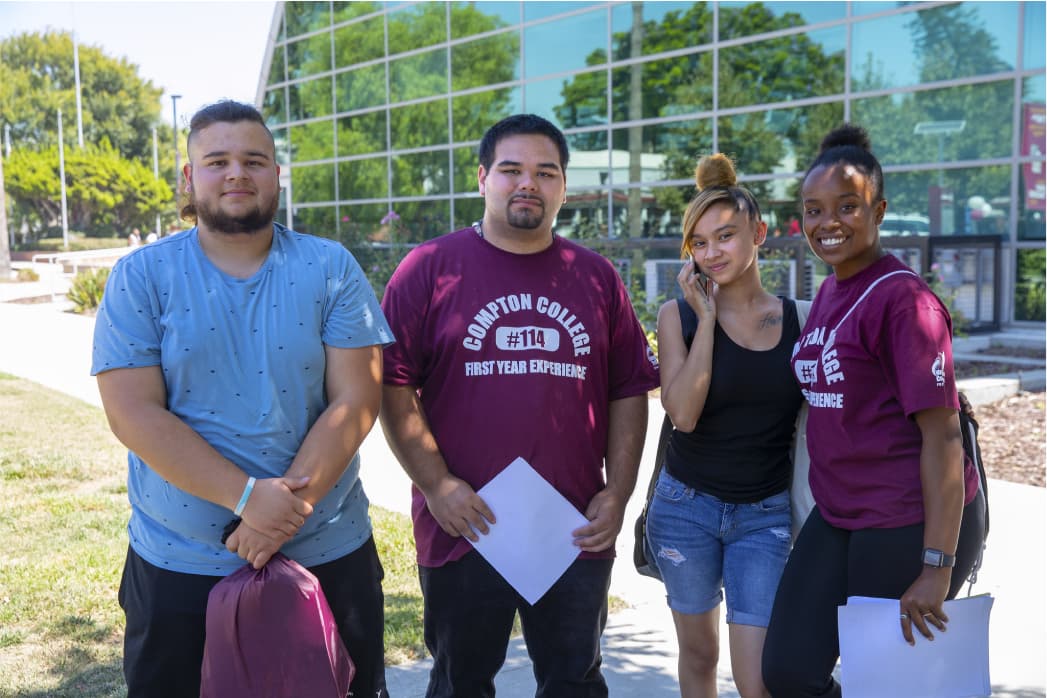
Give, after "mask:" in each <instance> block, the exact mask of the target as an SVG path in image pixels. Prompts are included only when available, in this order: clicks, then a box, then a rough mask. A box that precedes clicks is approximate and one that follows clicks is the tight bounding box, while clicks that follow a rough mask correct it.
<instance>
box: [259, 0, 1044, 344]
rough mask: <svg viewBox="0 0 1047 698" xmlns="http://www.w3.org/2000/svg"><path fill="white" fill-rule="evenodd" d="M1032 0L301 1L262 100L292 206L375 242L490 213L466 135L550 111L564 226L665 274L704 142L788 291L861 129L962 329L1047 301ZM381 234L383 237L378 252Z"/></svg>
mask: <svg viewBox="0 0 1047 698" xmlns="http://www.w3.org/2000/svg"><path fill="white" fill-rule="evenodd" d="M1044 7H1045V5H1044V3H1042V2H1028V3H1026V2H916V3H904V2H755V3H754V2H671V1H659V2H541V1H535V0H528V1H525V2H420V3H404V2H366V1H360V2H286V3H278V4H277V6H276V11H275V15H274V18H273V25H272V31H271V40H270V43H269V47H268V51H267V54H266V63H265V66H264V69H263V75H262V77H261V80H260V84H259V91H258V104H259V106H260V108H261V109H262V111H263V114H264V115H265V118H266V120H267V123H268V124H269V126H270V128H271V129H272V130H273V133H274V135H275V136H276V138H277V143H278V147H279V149H280V151H281V152H280V154H279V158H280V160H281V162H282V163H283V165H284V173H283V179H284V182H283V184H284V199H283V200H282V202H281V204H282V210H281V216H282V217H284V218H285V219H286V220H287V222H288V223H289V224H291V225H292V226H293V227H295V228H296V229H298V230H302V231H306V232H311V233H315V234H318V235H323V236H326V237H331V238H334V239H337V240H340V241H342V242H343V243H344V244H345V245H346V246H348V247H349V248H350V249H352V250H353V251H354V253H355V254H356V255H357V256H358V257H359V258H361V261H363V262H365V264H374V265H379V264H381V263H383V259H384V260H385V261H386V262H388V263H390V264H392V263H395V260H396V259H397V258H398V257H396V255H395V254H394V253H391V252H389V251H390V250H397V249H402V247H403V246H404V245H408V244H411V243H416V242H419V241H421V240H425V239H428V238H431V237H434V236H437V235H441V234H443V233H446V232H448V231H450V230H454V229H456V228H460V227H463V226H465V225H468V224H469V223H471V222H472V221H474V220H477V219H478V218H480V217H481V215H482V211H483V201H482V199H481V198H480V197H479V195H478V193H477V183H476V170H477V159H476V147H477V145H478V141H479V139H480V137H481V136H482V134H483V132H484V131H485V130H486V129H487V128H488V127H489V126H490V125H492V124H493V123H495V122H496V121H497V120H499V119H500V118H502V117H504V116H507V115H510V114H513V113H517V112H532V113H536V114H540V115H542V116H545V117H547V118H548V119H550V120H552V121H553V122H554V123H556V124H557V125H559V126H560V127H561V128H562V129H563V130H564V132H565V133H566V134H567V137H568V142H569V144H570V146H571V162H570V166H569V167H568V170H567V184H568V202H567V204H566V205H565V206H564V207H563V209H562V210H561V212H560V215H559V218H558V220H557V226H556V229H557V232H558V233H559V234H561V235H563V236H566V237H570V238H575V239H578V240H580V241H581V242H582V243H583V244H587V245H590V246H592V247H594V248H597V249H599V250H600V251H602V252H604V253H605V254H607V255H608V256H609V257H611V258H612V259H614V260H615V261H616V262H617V263H618V264H619V268H620V269H621V270H622V271H623V273H625V274H627V275H628V276H629V277H630V280H631V281H632V288H633V289H634V290H641V291H646V293H647V299H648V300H651V301H653V300H656V299H657V297H659V296H661V295H664V294H667V293H672V291H673V290H674V289H673V288H672V287H671V285H672V283H673V280H674V278H675V273H676V270H677V269H678V268H679V262H678V261H677V260H678V241H679V237H680V233H681V231H680V218H681V215H682V213H683V209H684V207H685V206H686V203H687V201H688V200H689V199H690V197H691V196H693V194H694V186H693V171H694V166H695V163H696V160H697V158H698V157H699V156H701V155H702V154H706V153H710V152H717V151H722V152H725V153H728V154H729V155H731V156H732V157H734V158H735V160H736V163H737V166H738V168H739V173H740V179H741V181H742V183H743V184H745V185H746V186H748V187H749V188H750V189H752V190H753V191H754V193H755V194H756V195H757V197H758V199H759V200H760V202H761V205H762V206H763V208H764V217H765V220H767V221H768V224H769V227H770V229H771V230H772V231H774V233H773V234H774V237H772V238H771V240H770V244H769V246H770V247H772V248H776V251H772V252H771V253H769V255H767V258H768V263H769V264H772V265H776V267H777V268H780V271H781V272H782V274H781V283H782V289H783V290H785V291H791V292H794V293H798V294H799V295H801V296H809V295H810V294H812V293H813V291H814V289H815V287H816V285H817V283H818V280H819V279H820V278H824V275H825V274H826V273H827V270H826V269H825V268H824V265H822V264H821V263H820V262H819V261H817V260H816V259H814V258H813V256H812V255H811V254H810V252H809V251H808V250H807V249H806V246H805V244H804V243H803V242H802V239H801V238H800V237H799V236H795V235H791V234H790V233H791V232H795V230H796V223H795V222H794V221H796V220H798V219H799V217H800V209H799V205H798V201H797V199H798V188H799V182H800V178H801V177H802V175H803V172H804V170H805V168H806V166H807V163H808V162H809V161H810V160H811V159H812V157H813V156H814V154H815V153H816V151H817V147H818V144H819V142H820V140H821V138H822V137H823V136H824V135H825V133H826V132H827V131H828V130H830V129H831V128H833V127H835V126H837V125H839V124H840V123H841V122H843V121H853V122H855V123H858V124H861V125H862V126H864V127H865V128H866V129H867V130H868V132H869V134H870V136H871V138H872V141H873V147H874V151H875V152H876V153H877V155H878V157H879V158H880V160H881V162H882V164H883V166H884V172H885V183H886V192H887V198H888V202H889V204H888V216H887V219H886V220H885V222H884V226H883V228H882V229H881V232H882V236H883V240H884V243H885V246H887V247H888V248H889V249H891V251H892V252H894V253H895V254H898V255H899V256H901V257H903V258H904V259H906V260H907V261H908V262H909V263H910V264H911V265H912V266H913V267H914V268H917V269H918V270H919V271H921V272H923V273H925V274H926V275H928V277H929V278H931V279H932V281H933V282H934V283H935V285H936V289H937V290H939V292H940V293H942V294H943V296H946V297H947V298H948V299H949V301H950V302H951V303H952V304H953V307H954V308H955V309H956V311H957V312H958V314H959V315H960V316H961V317H962V318H964V319H965V321H966V322H965V324H966V325H967V326H968V327H969V328H970V329H978V328H989V327H999V326H1001V325H1009V324H1012V323H1023V322H1034V323H1042V322H1043V321H1044V305H1045V301H1044V242H1045V226H1044V216H1045V194H1044V180H1045V171H1044V166H1045V155H1044V150H1045V148H1044V101H1045V99H1044V94H1045V77H1044V76H1045V60H1044V53H1045V51H1044V46H1045V37H1044ZM380 250H385V253H382V254H385V255H386V256H385V257H384V258H383V257H382V254H380V253H379V251H380Z"/></svg>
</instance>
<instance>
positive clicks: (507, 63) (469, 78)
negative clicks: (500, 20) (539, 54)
mask: <svg viewBox="0 0 1047 698" xmlns="http://www.w3.org/2000/svg"><path fill="white" fill-rule="evenodd" d="M519 77H520V35H519V34H517V33H516V32H509V33H504V34H497V35H495V36H489V37H487V38H484V39H477V40H476V41H470V42H468V43H464V44H459V45H457V46H453V47H451V89H453V90H455V91H458V90H468V89H469V88H471V87H480V86H482V85H496V84H498V83H501V82H509V81H511V80H516V79H518V78H519Z"/></svg>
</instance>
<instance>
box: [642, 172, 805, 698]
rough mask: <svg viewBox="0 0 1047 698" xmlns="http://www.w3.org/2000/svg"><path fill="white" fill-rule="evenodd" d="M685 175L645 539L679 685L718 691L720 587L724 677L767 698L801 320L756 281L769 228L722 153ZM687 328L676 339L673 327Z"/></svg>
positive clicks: (662, 342)
mask: <svg viewBox="0 0 1047 698" xmlns="http://www.w3.org/2000/svg"><path fill="white" fill-rule="evenodd" d="M695 179H696V182H697V185H698V195H697V196H695V197H694V199H693V200H692V201H691V203H690V204H688V206H687V210H686V211H685V212H684V214H683V246H682V247H683V253H684V256H685V258H686V260H687V261H686V262H684V265H683V268H682V269H681V270H680V273H679V275H678V276H677V278H676V280H677V283H678V284H679V286H680V290H681V291H682V292H683V302H678V301H676V300H671V301H669V302H668V303H666V304H665V305H663V306H662V308H661V310H660V312H659V313H658V361H659V364H660V365H661V380H662V391H661V399H662V406H663V407H665V411H666V413H667V414H668V415H669V417H670V418H671V419H672V422H673V425H674V427H675V428H674V429H673V432H672V435H671V436H670V438H669V442H668V446H667V448H666V455H665V462H664V467H662V470H661V474H660V475H659V476H658V483H657V485H656V488H655V491H654V495H653V497H652V499H651V504H650V507H649V510H648V515H647V542H648V545H649V547H650V550H651V553H652V554H653V560H654V562H655V564H656V566H657V568H658V571H659V573H660V575H661V577H662V579H663V580H664V582H665V589H666V598H667V600H668V603H669V607H670V608H671V609H672V614H673V622H674V625H675V626H676V636H677V639H678V641H679V645H680V651H679V677H680V694H681V695H682V696H685V697H689V696H715V695H716V694H717V691H716V668H717V664H718V662H719V653H720V630H719V628H720V623H719V618H720V602H721V601H722V600H723V598H724V591H725V590H726V593H727V624H728V631H729V633H730V638H731V640H730V647H731V669H732V673H733V674H734V682H735V685H737V687H738V692H739V693H740V694H741V695H742V696H745V697H746V698H749V697H751V696H766V695H768V694H767V691H766V689H765V688H764V686H763V679H762V677H761V673H760V657H761V655H762V653H763V641H764V636H765V635H766V633H767V622H768V620H769V619H770V616H771V605H772V604H773V603H774V593H775V589H777V587H778V580H779V578H780V577H781V574H782V569H783V568H784V567H785V560H786V558H787V557H788V555H789V547H790V545H791V542H792V539H791V535H790V528H791V523H792V522H791V507H790V499H789V484H790V481H791V478H792V449H791V446H792V440H793V433H794V431H795V422H796V415H797V413H798V412H799V409H800V405H801V403H802V402H803V396H802V395H801V394H800V389H799V386H797V384H796V381H794V380H793V379H792V375H791V374H792V369H791V367H790V365H789V358H790V356H791V354H792V348H793V345H794V344H795V343H796V340H797V338H798V337H799V336H800V330H801V326H800V322H799V317H798V313H797V307H796V306H797V303H798V301H794V300H792V299H790V298H784V297H778V296H774V295H772V294H770V293H768V292H767V291H766V290H764V288H763V285H762V284H761V282H760V271H759V268H758V266H757V255H758V253H759V249H760V247H761V246H762V245H763V243H764V241H765V240H766V238H767V224H766V223H765V222H764V221H763V220H762V219H761V216H760V206H759V204H758V203H757V201H756V197H754V196H753V194H752V193H751V192H750V191H749V190H748V189H745V188H744V187H740V186H738V179H737V175H736V173H735V169H734V164H733V163H732V162H731V161H730V159H728V158H727V157H726V156H725V155H723V154H720V153H718V154H716V155H711V156H708V157H704V158H702V159H701V161H700V162H699V163H698V168H697V170H696V171H695ZM685 315H686V316H688V322H687V323H684V322H683V319H682V318H684V316H685ZM696 324H697V328H696V330H695V334H694V338H693V340H692V341H691V343H690V346H688V345H687V343H686V342H685V340H684V336H683V332H682V328H683V326H684V325H686V326H688V327H690V328H695V325H696ZM657 465H658V466H662V465H663V464H661V463H659V464H657Z"/></svg>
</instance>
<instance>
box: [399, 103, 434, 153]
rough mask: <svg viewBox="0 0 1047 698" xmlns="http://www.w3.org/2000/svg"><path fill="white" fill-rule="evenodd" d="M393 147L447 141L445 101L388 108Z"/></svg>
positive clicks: (422, 145)
mask: <svg viewBox="0 0 1047 698" xmlns="http://www.w3.org/2000/svg"><path fill="white" fill-rule="evenodd" d="M389 118H390V122H389V125H390V131H391V132H392V137H393V148H395V149H397V150H401V149H406V148H421V147H425V146H429V145H443V144H444V143H447V142H448V138H447V136H448V133H447V101H446V100H442V99H441V100H437V101H435V102H426V103H424V104H411V105H408V106H406V107H397V108H395V109H390V110H389Z"/></svg>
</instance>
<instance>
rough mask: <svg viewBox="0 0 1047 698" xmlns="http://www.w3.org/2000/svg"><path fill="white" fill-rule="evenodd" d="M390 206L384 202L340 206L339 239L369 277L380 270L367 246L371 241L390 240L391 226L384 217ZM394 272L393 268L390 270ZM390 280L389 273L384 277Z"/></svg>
mask: <svg viewBox="0 0 1047 698" xmlns="http://www.w3.org/2000/svg"><path fill="white" fill-rule="evenodd" d="M388 209H389V207H388V206H387V205H386V204H384V203H381V204H340V205H339V206H338V214H339V218H338V241H339V242H341V243H342V244H343V245H345V246H346V247H348V248H349V249H350V251H351V252H352V253H353V256H354V257H356V261H357V262H359V263H360V266H361V267H362V268H363V270H364V272H365V273H366V274H367V277H368V279H371V278H373V277H372V274H373V273H376V272H379V271H380V270H379V269H375V268H374V266H375V264H376V263H377V262H378V260H377V259H376V258H375V257H374V255H373V254H371V253H369V252H368V250H367V248H368V247H370V244H369V243H371V242H388V240H387V239H386V238H388V232H389V227H388V224H383V223H382V222H381V221H382V218H384V217H385V215H386V213H388ZM390 273H392V270H390ZM384 280H385V281H388V280H389V277H388V275H386V276H385V278H384Z"/></svg>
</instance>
